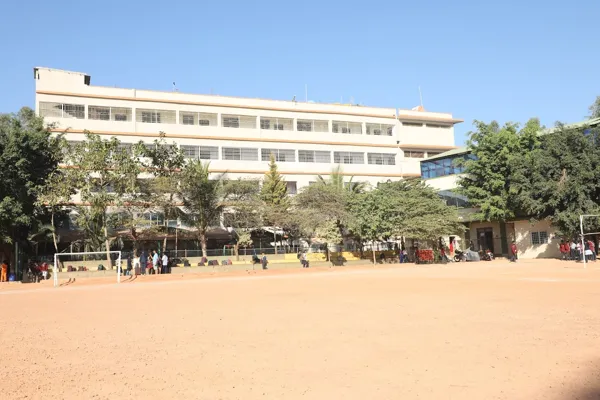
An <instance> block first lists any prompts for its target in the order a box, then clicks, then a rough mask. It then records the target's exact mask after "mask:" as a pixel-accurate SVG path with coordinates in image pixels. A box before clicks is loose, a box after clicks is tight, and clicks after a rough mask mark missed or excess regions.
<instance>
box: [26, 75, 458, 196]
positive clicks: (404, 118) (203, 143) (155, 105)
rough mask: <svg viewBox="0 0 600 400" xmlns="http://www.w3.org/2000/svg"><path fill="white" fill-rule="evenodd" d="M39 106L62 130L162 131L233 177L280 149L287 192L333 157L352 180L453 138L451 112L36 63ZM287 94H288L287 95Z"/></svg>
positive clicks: (76, 133) (123, 137)
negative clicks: (160, 83) (198, 89)
mask: <svg viewBox="0 0 600 400" xmlns="http://www.w3.org/2000/svg"><path fill="white" fill-rule="evenodd" d="M34 78H35V82H36V110H37V112H38V114H39V115H41V116H43V117H44V118H45V119H46V121H47V122H52V123H55V124H56V127H55V130H56V131H57V132H65V133H66V139H67V140H68V141H78V140H82V139H83V133H84V131H85V130H88V131H90V132H93V133H96V134H99V135H103V136H106V137H111V136H115V137H117V138H118V139H119V140H120V141H121V142H123V143H135V142H138V141H140V140H142V141H145V142H152V141H154V140H155V139H156V138H157V137H158V136H159V134H160V132H164V133H165V136H166V139H167V141H169V142H172V141H174V142H176V143H177V144H178V145H179V146H181V148H182V149H183V150H184V152H185V154H186V156H187V157H189V158H196V159H202V160H206V161H210V169H211V171H213V172H215V173H216V172H219V173H221V172H226V173H227V176H228V177H229V178H230V179H237V178H240V177H241V178H260V177H262V175H263V174H264V173H265V172H266V171H267V169H268V168H267V167H268V162H269V159H270V155H271V154H274V155H275V159H276V160H277V163H278V167H279V170H280V172H281V173H282V174H283V175H284V176H285V179H286V181H287V182H288V192H289V193H290V194H294V193H296V191H297V190H299V189H300V188H301V187H303V186H306V185H308V184H310V182H312V181H314V180H315V177H316V176H317V175H328V174H329V173H330V172H331V170H332V168H333V167H334V166H336V165H342V166H343V173H344V174H345V175H348V176H354V181H355V182H356V181H363V182H369V183H370V184H371V185H376V184H377V182H380V181H387V180H390V179H391V180H395V179H401V178H405V177H418V176H420V166H419V161H420V160H421V159H424V158H427V157H431V156H434V155H437V154H439V153H440V152H443V151H447V150H450V149H453V148H454V124H456V123H459V122H462V121H461V120H459V119H455V118H453V117H452V115H451V114H449V113H435V112H425V111H422V110H400V109H395V108H376V107H366V106H361V105H350V104H348V105H345V104H322V103H314V102H299V101H294V100H292V101H280V100H263V99H249V98H240V97H225V96H217V95H199V94H186V93H180V92H177V91H172V92H161V91H152V90H139V89H122V88H116V87H104V86H92V85H91V77H90V76H89V75H86V74H84V73H80V72H69V71H62V70H56V69H51V68H35V69H34ZM290 97H291V96H290Z"/></svg>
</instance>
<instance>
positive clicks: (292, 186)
mask: <svg viewBox="0 0 600 400" xmlns="http://www.w3.org/2000/svg"><path fill="white" fill-rule="evenodd" d="M285 185H286V187H287V192H288V194H297V193H298V188H297V187H296V182H286V183H285Z"/></svg>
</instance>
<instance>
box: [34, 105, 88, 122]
mask: <svg viewBox="0 0 600 400" xmlns="http://www.w3.org/2000/svg"><path fill="white" fill-rule="evenodd" d="M40 116H41V117H57V118H76V119H85V106H84V105H83V104H65V103H49V102H44V101H40Z"/></svg>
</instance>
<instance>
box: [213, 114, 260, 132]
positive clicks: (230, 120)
mask: <svg viewBox="0 0 600 400" xmlns="http://www.w3.org/2000/svg"><path fill="white" fill-rule="evenodd" d="M221 121H222V123H221V125H223V127H225V128H248V129H256V117H251V116H247V115H222V116H221Z"/></svg>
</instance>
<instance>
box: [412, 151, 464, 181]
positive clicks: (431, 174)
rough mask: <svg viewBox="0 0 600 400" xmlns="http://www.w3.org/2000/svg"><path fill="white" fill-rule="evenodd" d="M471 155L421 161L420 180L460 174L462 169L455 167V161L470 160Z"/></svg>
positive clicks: (461, 167)
mask: <svg viewBox="0 0 600 400" xmlns="http://www.w3.org/2000/svg"><path fill="white" fill-rule="evenodd" d="M472 158H473V156H472V155H471V154H463V155H458V156H454V157H446V158H438V159H435V160H428V161H421V178H423V179H428V178H438V177H440V176H447V175H455V174H462V173H463V172H464V167H463V166H459V165H457V160H459V159H460V160H470V159H472Z"/></svg>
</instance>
